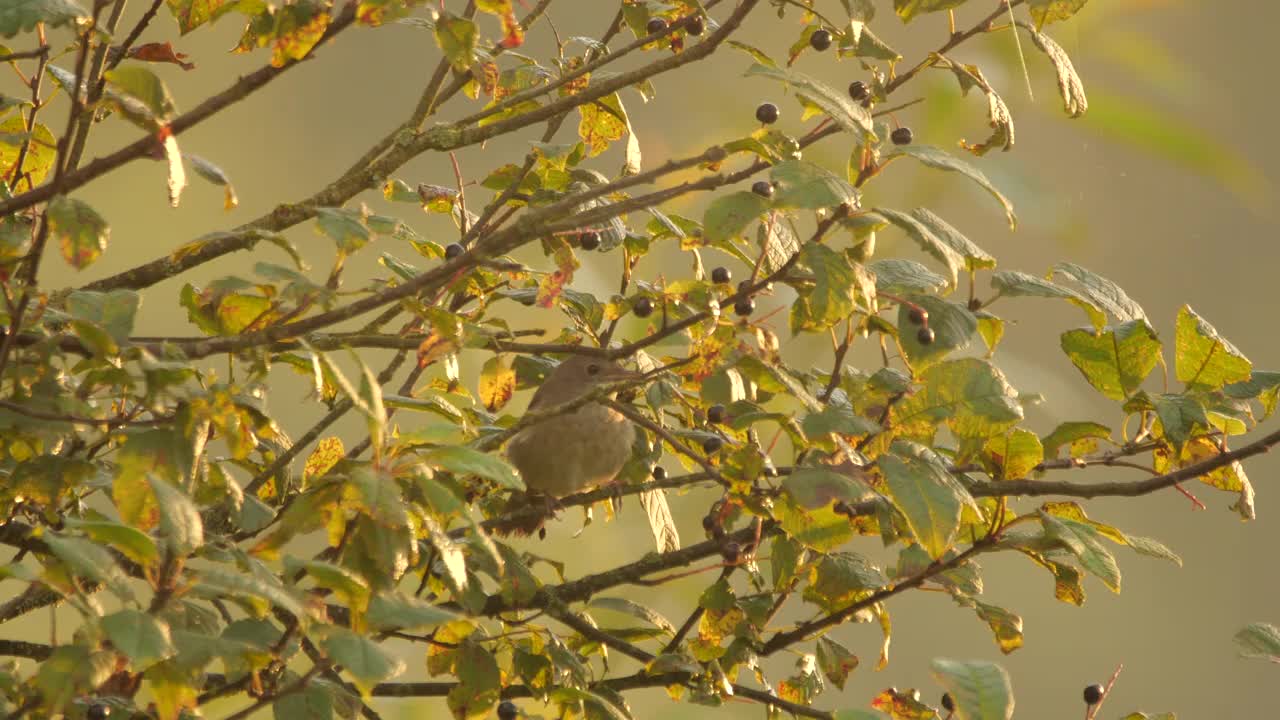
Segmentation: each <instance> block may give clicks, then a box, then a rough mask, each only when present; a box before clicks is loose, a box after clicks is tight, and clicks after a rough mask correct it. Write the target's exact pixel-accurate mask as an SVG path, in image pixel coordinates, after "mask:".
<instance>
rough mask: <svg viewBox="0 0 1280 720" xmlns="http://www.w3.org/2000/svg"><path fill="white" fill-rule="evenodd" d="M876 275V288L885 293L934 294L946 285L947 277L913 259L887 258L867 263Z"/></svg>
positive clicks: (868, 267)
mask: <svg viewBox="0 0 1280 720" xmlns="http://www.w3.org/2000/svg"><path fill="white" fill-rule="evenodd" d="M867 269H868V270H870V271H871V272H872V273H873V274H874V275H875V276H876V290H877V291H878V292H887V293H894V294H900V293H927V294H934V293H938V292H940V291H942V290H943V289H944V288H946V287H947V279H946V278H944V277H942V276H941V275H939V274H938V273H936V272H934V271H932V270H930V269H929V268H927V267H925V266H924V265H922V264H920V263H918V262H916V261H915V260H903V259H901V258H888V259H885V260H875V261H872V262H870V263H867Z"/></svg>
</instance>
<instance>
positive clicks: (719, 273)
mask: <svg viewBox="0 0 1280 720" xmlns="http://www.w3.org/2000/svg"><path fill="white" fill-rule="evenodd" d="M732 279H733V273H731V272H729V268H727V267H718V268H715V269H714V270H712V271H711V282H713V283H728V282H729V281H730V280H732Z"/></svg>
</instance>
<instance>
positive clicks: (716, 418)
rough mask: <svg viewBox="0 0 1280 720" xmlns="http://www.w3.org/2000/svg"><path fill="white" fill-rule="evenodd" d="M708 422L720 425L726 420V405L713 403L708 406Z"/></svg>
mask: <svg viewBox="0 0 1280 720" xmlns="http://www.w3.org/2000/svg"><path fill="white" fill-rule="evenodd" d="M707 422H709V423H711V424H712V425H719V424H720V423H722V422H724V406H723V405H712V406H711V407H709V408H707Z"/></svg>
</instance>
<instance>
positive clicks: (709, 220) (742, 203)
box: [702, 190, 769, 245]
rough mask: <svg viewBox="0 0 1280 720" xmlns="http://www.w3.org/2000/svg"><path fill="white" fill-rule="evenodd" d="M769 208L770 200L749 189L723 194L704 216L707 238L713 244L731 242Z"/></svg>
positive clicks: (703, 225)
mask: <svg viewBox="0 0 1280 720" xmlns="http://www.w3.org/2000/svg"><path fill="white" fill-rule="evenodd" d="M768 209H769V201H768V200H766V199H764V198H762V197H760V196H759V195H757V194H755V193H753V192H750V191H747V190H739V191H738V192H733V193H729V194H728V195H721V196H720V197H718V198H716V199H715V200H712V201H711V204H710V205H708V206H707V211H706V212H705V213H704V214H703V216H702V227H703V232H704V233H705V234H706V237H705V239H706V241H707V242H708V243H710V244H713V245H714V244H716V243H724V242H731V241H732V240H734V239H735V238H737V237H738V236H739V235H741V234H742V231H743V230H746V229H747V226H748V225H750V224H751V223H752V222H753V221H754V220H756V219H757V218H759V217H760V216H761V215H763V214H764V212H765V211H766V210H768Z"/></svg>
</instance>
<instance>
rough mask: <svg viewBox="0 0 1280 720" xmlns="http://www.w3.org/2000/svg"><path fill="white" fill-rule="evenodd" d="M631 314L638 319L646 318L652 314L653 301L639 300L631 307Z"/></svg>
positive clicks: (647, 299) (644, 298)
mask: <svg viewBox="0 0 1280 720" xmlns="http://www.w3.org/2000/svg"><path fill="white" fill-rule="evenodd" d="M631 312H633V313H635V315H636V317H638V318H647V317H649V316H650V315H652V314H653V301H652V300H650V299H649V298H647V297H642V298H639V299H637V300H636V301H635V303H633V304H632V305H631Z"/></svg>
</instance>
